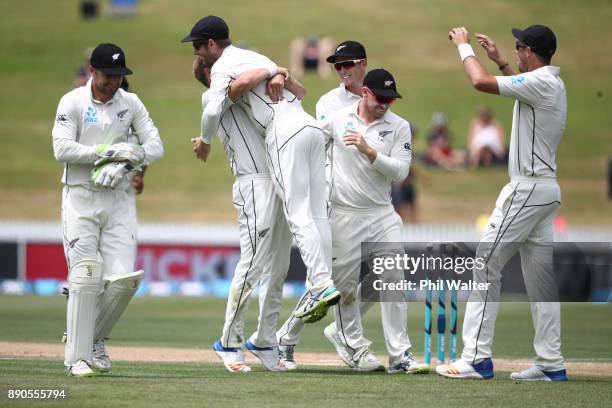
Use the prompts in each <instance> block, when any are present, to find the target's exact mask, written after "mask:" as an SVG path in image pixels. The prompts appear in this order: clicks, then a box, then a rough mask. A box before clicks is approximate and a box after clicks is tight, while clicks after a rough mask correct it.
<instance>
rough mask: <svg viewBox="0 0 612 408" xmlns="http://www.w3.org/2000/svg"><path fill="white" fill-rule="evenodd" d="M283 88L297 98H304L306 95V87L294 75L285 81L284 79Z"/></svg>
mask: <svg viewBox="0 0 612 408" xmlns="http://www.w3.org/2000/svg"><path fill="white" fill-rule="evenodd" d="M285 88H286V89H287V90H288V91H289V92H291V93H292V94H294V95H295V96H296V97H297V98H298V99H299V100H302V99H304V96H306V88H304V85H302V84H301V83H300V82H299V81H298V80H297V79H295V77H294V76H290V77H289V79H287V81H285Z"/></svg>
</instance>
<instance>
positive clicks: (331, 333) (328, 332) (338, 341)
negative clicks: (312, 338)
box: [323, 323, 355, 368]
mask: <svg viewBox="0 0 612 408" xmlns="http://www.w3.org/2000/svg"><path fill="white" fill-rule="evenodd" d="M323 334H324V335H325V337H327V340H329V342H330V343H331V344H333V346H334V348H335V349H336V353H337V354H338V357H340V359H341V360H342V361H343V362H344V364H346V365H347V366H349V367H351V368H354V367H355V362H354V361H353V359H352V358H351V355H350V354H349V352H348V351H347V350H346V346H345V345H344V342H343V341H342V338H341V337H340V335H339V334H338V330H336V324H335V323H332V324H330V325H329V326H327V327H325V329H324V330H323Z"/></svg>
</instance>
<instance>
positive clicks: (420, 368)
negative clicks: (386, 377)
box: [387, 351, 430, 374]
mask: <svg viewBox="0 0 612 408" xmlns="http://www.w3.org/2000/svg"><path fill="white" fill-rule="evenodd" d="M429 370H430V368H429V366H428V365H427V364H423V363H419V362H417V361H416V360H415V359H414V357H413V356H412V353H411V352H409V351H407V352H405V353H404V357H402V360H401V361H400V362H399V363H397V364H389V368H388V369H387V372H388V373H389V374H395V373H406V374H428V373H429Z"/></svg>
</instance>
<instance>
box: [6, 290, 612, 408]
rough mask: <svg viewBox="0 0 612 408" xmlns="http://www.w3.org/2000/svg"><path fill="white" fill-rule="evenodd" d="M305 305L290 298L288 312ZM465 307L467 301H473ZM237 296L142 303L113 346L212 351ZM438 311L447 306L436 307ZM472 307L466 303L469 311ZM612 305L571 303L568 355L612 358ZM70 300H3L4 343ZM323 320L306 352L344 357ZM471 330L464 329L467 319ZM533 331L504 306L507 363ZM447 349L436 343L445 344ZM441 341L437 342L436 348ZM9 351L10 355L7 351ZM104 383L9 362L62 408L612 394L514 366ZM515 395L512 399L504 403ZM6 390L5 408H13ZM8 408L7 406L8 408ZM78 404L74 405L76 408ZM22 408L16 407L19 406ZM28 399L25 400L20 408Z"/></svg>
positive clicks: (33, 329)
mask: <svg viewBox="0 0 612 408" xmlns="http://www.w3.org/2000/svg"><path fill="white" fill-rule="evenodd" d="M293 301H294V300H286V301H285V302H284V305H283V310H282V312H281V318H286V317H287V316H288V315H289V313H290V309H291V305H292V303H293ZM461 306H463V305H461ZM224 307H225V302H224V301H223V300H220V299H210V298H184V297H183V298H182V297H171V298H152V297H146V298H140V299H136V300H135V301H134V302H133V304H131V305H130V307H129V309H128V310H127V312H126V314H125V316H124V318H123V319H122V320H121V321H120V322H119V324H118V325H117V327H116V328H115V330H114V332H113V336H112V340H111V341H110V343H109V344H111V345H129V346H159V347H162V346H163V347H185V348H210V346H211V344H212V343H213V342H214V341H215V339H216V338H217V337H218V336H219V331H220V329H221V326H222V322H223V314H224ZM378 310H379V308H378V307H377V306H375V307H374V308H373V309H372V311H371V312H370V313H369V314H368V315H367V316H366V318H365V319H364V328H365V333H366V335H367V336H368V337H369V338H371V339H372V340H373V341H374V345H373V350H374V352H375V353H376V354H377V355H378V356H379V358H380V359H381V360H383V361H384V360H385V358H384V356H385V350H384V344H383V338H382V330H381V327H380V314H379V311H378ZM409 310H410V311H409V315H410V318H409V329H410V333H411V340H412V342H413V350H414V351H415V353H417V354H421V353H422V350H423V329H422V327H423V307H422V305H421V304H420V303H411V304H410V309H409ZM436 310H437V309H436ZM255 312H256V305H255V304H253V305H252V307H251V308H250V310H249V313H248V323H247V328H246V333H247V334H250V333H251V331H252V330H253V329H254V325H253V322H254V321H255ZM462 314H463V307H461V310H460V316H462ZM611 317H612V305H594V304H576V303H573V304H563V306H562V318H563V321H562V327H563V352H564V355H565V357H566V358H567V359H568V360H569V361H585V362H600V363H608V364H612V346H611V343H610V338H612V319H611ZM64 321H65V300H64V299H63V298H61V297H59V296H58V297H51V298H48V297H34V296H0V327H2V331H1V332H0V341H17V342H40V343H56V344H57V342H58V341H59V338H60V336H61V333H62V331H63V329H64ZM329 321H330V317H327V318H326V319H325V320H324V321H323V322H322V323H319V324H316V325H314V326H308V327H307V329H306V330H305V331H304V336H303V337H302V340H301V342H300V345H299V347H298V351H312V352H332V351H333V350H332V348H331V345H329V344H328V343H327V340H326V339H325V338H324V337H323V335H322V330H323V327H324V325H325V324H327V323H328V322H329ZM459 327H460V326H459ZM532 333H533V329H532V326H531V319H530V314H529V307H528V305H526V304H516V303H515V304H503V305H502V306H501V311H500V314H499V318H498V322H497V330H496V337H495V345H494V353H495V356H496V357H498V358H501V357H505V358H511V359H519V358H520V359H526V358H530V357H531V356H532V354H533V352H532V348H531V342H532ZM434 344H435V340H434ZM434 347H435V346H434ZM1 354H2V353H1V350H0V355H1ZM113 364H114V367H113V374H112V375H109V376H107V377H104V378H95V379H74V378H72V379H71V378H68V377H67V376H66V374H65V371H64V370H63V366H62V363H61V361H59V360H57V361H53V360H46V359H40V360H38V359H36V360H35V359H11V360H4V359H2V360H0V391H2V393H3V395H6V394H5V393H6V390H7V389H10V388H22V389H23V388H30V389H33V388H65V389H66V390H67V393H68V396H69V398H68V400H67V401H65V402H62V406H64V405H65V404H68V406H99V404H100V401H102V400H104V401H105V402H106V403H105V406H115V405H118V404H120V403H127V404H129V406H150V405H151V404H154V405H156V406H169V405H173V406H177V407H178V406H202V405H203V406H229V405H233V406H235V405H236V404H240V405H244V406H288V405H293V406H305V405H308V406H312V405H313V404H314V405H316V406H320V405H323V404H327V405H329V404H331V405H330V406H343V405H347V406H348V405H350V406H371V405H372V404H376V403H379V404H382V406H393V405H395V404H398V405H399V404H401V405H411V404H416V405H415V406H423V405H425V404H427V405H429V406H440V405H443V404H444V405H446V404H453V405H476V406H482V405H487V406H490V407H497V406H555V407H560V406H580V405H583V404H585V403H586V401H588V403H589V405H590V406H605V405H606V401H609V400H610V398H612V377H609V376H608V377H607V376H588V375H572V373H571V372H570V373H569V374H570V376H571V381H570V382H569V383H567V384H541V383H539V384H517V383H515V382H513V381H511V380H510V379H509V378H508V373H505V372H497V373H496V377H495V379H494V380H493V381H487V382H477V381H452V380H447V379H444V378H441V377H438V376H435V375H429V376H404V375H396V376H389V375H386V374H377V373H374V374H356V373H353V372H351V371H350V370H348V369H344V368H341V367H314V366H308V367H303V369H302V370H300V371H299V372H296V373H285V374H275V373H268V372H264V371H263V369H262V368H261V366H259V365H255V366H254V371H255V372H254V373H252V374H250V375H232V374H231V373H228V372H226V371H225V369H224V368H223V366H222V365H221V364H220V363H219V364H210V363H201V364H196V363H181V364H173V363H128V362H122V361H119V362H115V363H113ZM502 396H503V398H502ZM2 398H4V396H2V397H0V406H12V405H7V404H6V402H5V400H3V399H2ZM3 404H4V405H3ZM70 404H73V405H70ZM14 405H15V406H17V405H16V404H14ZM19 406H25V405H19Z"/></svg>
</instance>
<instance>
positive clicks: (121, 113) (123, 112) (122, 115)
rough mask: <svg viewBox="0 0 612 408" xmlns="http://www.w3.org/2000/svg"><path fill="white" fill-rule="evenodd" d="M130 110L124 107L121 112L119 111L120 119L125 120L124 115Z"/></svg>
mask: <svg viewBox="0 0 612 408" xmlns="http://www.w3.org/2000/svg"><path fill="white" fill-rule="evenodd" d="M128 110H129V109H124V110H122V111H121V112H117V117H118V118H119V120H123V117H124V116H125V114H126V113H127V111H128Z"/></svg>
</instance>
